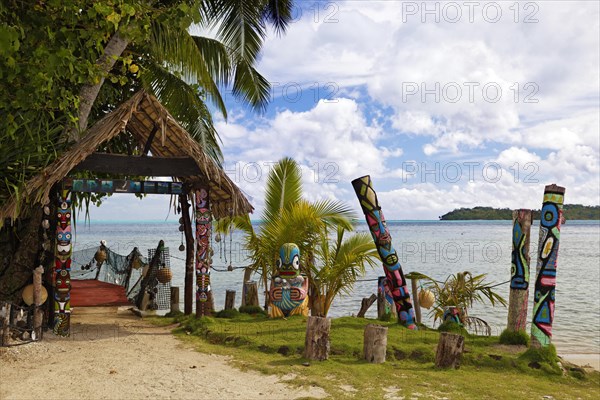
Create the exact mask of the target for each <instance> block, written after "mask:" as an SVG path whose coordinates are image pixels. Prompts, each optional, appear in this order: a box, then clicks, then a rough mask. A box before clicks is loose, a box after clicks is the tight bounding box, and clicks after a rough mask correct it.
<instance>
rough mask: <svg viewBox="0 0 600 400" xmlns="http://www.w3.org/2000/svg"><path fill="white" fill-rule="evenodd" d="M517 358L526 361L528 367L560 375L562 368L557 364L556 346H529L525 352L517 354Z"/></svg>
mask: <svg viewBox="0 0 600 400" xmlns="http://www.w3.org/2000/svg"><path fill="white" fill-rule="evenodd" d="M519 360H521V361H525V362H527V363H528V364H527V365H528V366H529V367H530V368H535V369H540V368H541V369H542V370H543V371H545V372H547V373H551V374H556V375H561V374H562V370H561V369H560V366H559V365H558V356H557V355H556V347H554V345H552V344H551V345H549V346H547V347H540V348H534V347H530V348H529V349H527V351H526V352H524V353H523V354H521V355H520V356H519Z"/></svg>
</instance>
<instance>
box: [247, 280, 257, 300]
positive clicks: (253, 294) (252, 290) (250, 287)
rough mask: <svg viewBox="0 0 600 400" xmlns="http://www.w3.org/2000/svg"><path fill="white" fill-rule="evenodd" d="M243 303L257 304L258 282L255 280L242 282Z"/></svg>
mask: <svg viewBox="0 0 600 400" xmlns="http://www.w3.org/2000/svg"><path fill="white" fill-rule="evenodd" d="M244 298H245V301H244V305H246V306H258V283H256V281H248V282H244Z"/></svg>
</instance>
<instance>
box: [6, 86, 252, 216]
mask: <svg viewBox="0 0 600 400" xmlns="http://www.w3.org/2000/svg"><path fill="white" fill-rule="evenodd" d="M125 131H128V132H129V133H131V135H132V137H133V138H134V140H135V141H137V142H138V143H137V144H139V145H140V148H144V149H145V150H146V151H149V152H150V153H151V156H148V159H149V160H152V159H153V158H154V160H158V159H159V158H161V159H163V160H164V159H165V158H168V159H173V163H176V162H177V161H179V165H180V166H181V165H189V166H190V167H191V168H187V169H185V171H183V172H182V169H181V167H180V168H179V169H178V170H177V169H175V168H174V169H173V172H174V173H169V174H168V175H167V176H173V178H174V179H176V180H177V181H180V182H183V183H184V185H186V186H187V187H188V188H189V189H190V190H194V189H195V188H199V187H201V186H206V185H208V187H209V192H210V202H211V209H212V212H213V215H214V216H215V218H217V219H218V218H221V217H225V216H231V215H234V216H237V215H244V214H248V213H251V212H252V211H253V207H252V205H251V204H250V203H249V201H248V200H247V199H246V197H245V196H244V194H243V193H242V192H241V190H240V189H239V188H238V187H237V186H236V185H235V184H234V183H233V182H232V181H231V179H230V178H229V177H228V176H227V175H226V174H225V172H224V171H223V169H222V168H221V167H220V166H219V165H218V164H217V163H216V162H215V161H214V160H212V159H211V158H210V157H209V156H208V155H207V154H206V153H205V152H204V151H203V149H202V147H201V146H200V145H199V144H198V142H196V141H195V140H194V139H193V138H192V137H191V136H190V134H189V133H188V132H187V131H186V130H185V129H184V128H182V127H181V126H180V125H179V124H178V123H177V121H175V119H174V118H173V117H172V116H171V115H170V114H169V112H168V111H167V110H166V109H165V108H164V107H163V106H162V104H160V103H159V102H158V100H157V99H156V98H155V97H154V96H152V95H150V94H148V93H146V92H145V91H143V90H141V91H139V92H138V93H136V94H135V95H134V96H133V97H132V98H131V99H129V100H128V101H126V102H124V103H123V104H122V105H121V106H119V107H118V108H117V109H115V110H114V111H112V112H110V113H109V114H107V115H106V116H105V117H104V118H102V119H101V120H100V121H98V122H97V123H96V124H95V125H94V126H92V127H91V128H90V129H88V131H87V134H86V135H85V137H84V138H83V139H81V140H80V141H79V142H77V143H75V144H74V145H73V146H72V147H71V148H70V149H68V150H67V151H65V152H64V153H63V154H62V155H61V156H60V157H58V158H57V159H56V160H55V161H54V162H53V163H51V164H50V165H48V166H47V167H46V168H44V169H43V170H42V171H41V172H40V173H39V174H38V175H37V176H35V177H33V178H32V179H30V180H29V181H28V182H27V183H26V185H25V193H24V194H22V195H21V198H19V199H16V198H14V197H13V198H11V199H10V200H9V201H8V202H7V203H6V204H5V205H4V206H3V207H2V208H1V209H0V221H4V220H5V219H6V218H10V219H15V218H17V217H18V215H19V208H20V204H22V203H23V202H25V201H26V202H28V203H38V202H41V203H46V202H47V201H48V198H49V195H50V191H51V189H52V187H53V186H54V185H55V184H56V183H58V182H60V181H61V180H63V179H64V178H65V177H67V175H68V174H69V173H70V172H71V171H72V170H74V169H76V168H77V167H78V166H80V165H83V164H82V163H84V161H85V160H86V159H87V158H88V157H90V155H92V154H94V155H99V156H104V157H106V156H108V155H102V154H99V153H94V152H95V151H96V150H97V149H98V148H99V147H100V146H101V145H102V144H103V143H105V142H107V141H109V140H111V139H112V138H114V137H116V136H117V135H119V134H122V133H123V132H125ZM110 156H115V155H110ZM123 157H125V156H123ZM113 158H114V157H113ZM136 158H139V157H136ZM128 159H129V160H132V157H131V156H130V157H129V158H128ZM166 161H167V165H168V162H169V160H166ZM80 169H85V168H80Z"/></svg>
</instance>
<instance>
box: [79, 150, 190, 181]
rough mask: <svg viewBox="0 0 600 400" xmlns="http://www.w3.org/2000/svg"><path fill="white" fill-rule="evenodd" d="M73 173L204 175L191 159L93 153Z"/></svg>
mask: <svg viewBox="0 0 600 400" xmlns="http://www.w3.org/2000/svg"><path fill="white" fill-rule="evenodd" d="M73 171H92V172H101V173H107V174H123V175H135V176H194V175H199V174H202V171H200V168H198V164H196V161H194V159H193V158H191V157H136V156H126V155H122V154H107V153H92V154H90V155H89V156H88V157H87V158H86V159H85V160H83V161H82V162H81V163H79V165H77V166H76V167H75V168H73Z"/></svg>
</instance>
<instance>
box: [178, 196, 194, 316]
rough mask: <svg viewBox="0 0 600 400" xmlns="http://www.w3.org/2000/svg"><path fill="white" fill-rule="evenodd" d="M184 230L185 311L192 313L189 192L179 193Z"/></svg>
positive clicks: (192, 290) (192, 249)
mask: <svg viewBox="0 0 600 400" xmlns="http://www.w3.org/2000/svg"><path fill="white" fill-rule="evenodd" d="M179 203H180V204H181V218H183V232H184V234H185V283H184V289H183V302H184V306H183V312H184V314H185V315H190V314H191V313H192V312H193V304H194V233H193V232H192V221H191V219H190V203H188V197H187V194H181V195H179Z"/></svg>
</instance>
